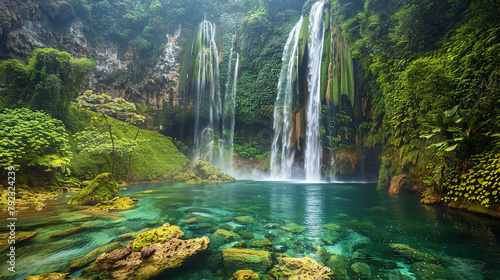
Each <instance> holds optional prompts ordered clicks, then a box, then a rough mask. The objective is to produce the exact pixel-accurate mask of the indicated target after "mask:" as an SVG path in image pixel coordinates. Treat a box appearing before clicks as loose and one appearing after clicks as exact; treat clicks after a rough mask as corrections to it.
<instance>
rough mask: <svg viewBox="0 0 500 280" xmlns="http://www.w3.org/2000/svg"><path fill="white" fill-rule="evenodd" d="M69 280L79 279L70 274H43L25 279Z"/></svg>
mask: <svg viewBox="0 0 500 280" xmlns="http://www.w3.org/2000/svg"><path fill="white" fill-rule="evenodd" d="M69 279H79V278H73V277H70V276H69V273H43V274H40V275H30V276H27V277H26V278H25V280H69Z"/></svg>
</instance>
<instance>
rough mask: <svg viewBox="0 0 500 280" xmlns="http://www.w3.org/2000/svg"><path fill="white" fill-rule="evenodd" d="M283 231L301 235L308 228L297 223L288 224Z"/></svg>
mask: <svg viewBox="0 0 500 280" xmlns="http://www.w3.org/2000/svg"><path fill="white" fill-rule="evenodd" d="M283 229H284V230H286V231H289V232H293V233H301V232H303V231H305V230H306V227H305V226H301V225H298V224H296V223H288V224H286V225H285V226H284V227H283Z"/></svg>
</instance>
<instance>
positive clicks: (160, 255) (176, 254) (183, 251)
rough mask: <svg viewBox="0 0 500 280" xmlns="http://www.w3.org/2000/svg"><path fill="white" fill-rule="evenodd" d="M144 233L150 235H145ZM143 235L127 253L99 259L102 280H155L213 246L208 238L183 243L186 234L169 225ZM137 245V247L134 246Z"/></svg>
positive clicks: (125, 251) (132, 242)
mask: <svg viewBox="0 0 500 280" xmlns="http://www.w3.org/2000/svg"><path fill="white" fill-rule="evenodd" d="M144 233H147V234H146V235H143V234H144ZM144 233H142V234H140V235H139V236H137V238H136V239H135V240H134V241H131V242H129V243H128V244H127V246H126V247H125V248H124V249H118V250H114V251H112V252H111V253H105V254H102V255H101V256H99V257H98V258H97V260H96V262H95V263H96V269H97V272H98V273H99V274H100V275H101V277H102V279H116V280H125V279H148V278H151V277H155V276H156V275H158V274H159V273H161V272H163V271H165V270H166V269H172V268H176V267H180V266H181V265H182V264H183V263H184V262H185V261H186V260H187V259H189V258H190V257H191V256H193V255H195V254H197V253H198V252H200V251H203V250H206V249H207V248H208V245H209V243H210V240H209V239H208V237H206V236H204V237H202V238H194V239H189V240H181V239H179V238H180V237H182V236H183V234H184V233H183V232H182V231H180V230H179V229H178V227H174V226H170V225H169V224H165V225H164V226H163V227H161V228H159V229H154V230H151V231H148V232H144ZM141 235H143V236H141ZM136 243H138V246H137V247H136V246H134V245H135V244H136ZM158 243H161V244H158ZM139 248H140V249H139ZM137 250H139V251H137Z"/></svg>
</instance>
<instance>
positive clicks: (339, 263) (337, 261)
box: [326, 254, 349, 279]
mask: <svg viewBox="0 0 500 280" xmlns="http://www.w3.org/2000/svg"><path fill="white" fill-rule="evenodd" d="M326 265H327V266H328V267H329V268H331V269H332V272H333V277H334V279H349V275H348V274H347V271H348V270H349V258H348V257H346V256H343V255H337V254H335V255H331V256H330V258H329V259H328V260H327V261H326Z"/></svg>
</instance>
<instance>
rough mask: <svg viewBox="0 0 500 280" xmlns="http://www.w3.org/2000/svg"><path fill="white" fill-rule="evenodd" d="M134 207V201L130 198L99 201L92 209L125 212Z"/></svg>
mask: <svg viewBox="0 0 500 280" xmlns="http://www.w3.org/2000/svg"><path fill="white" fill-rule="evenodd" d="M133 207H134V201H133V200H132V199H131V198H130V197H118V196H117V197H115V198H113V199H111V200H108V201H101V202H99V203H97V205H95V206H94V207H93V208H95V209H99V210H105V211H114V210H126V209H130V208H133Z"/></svg>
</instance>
